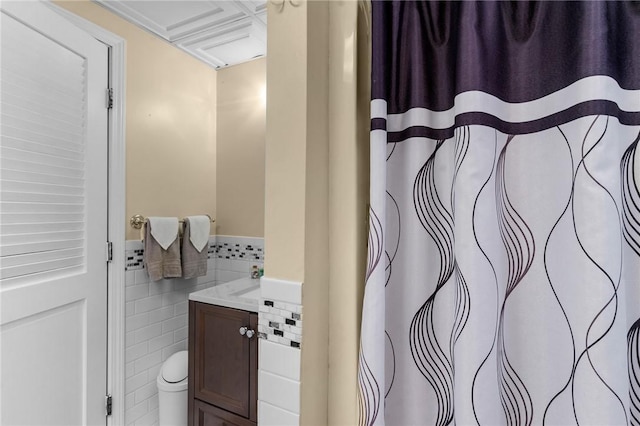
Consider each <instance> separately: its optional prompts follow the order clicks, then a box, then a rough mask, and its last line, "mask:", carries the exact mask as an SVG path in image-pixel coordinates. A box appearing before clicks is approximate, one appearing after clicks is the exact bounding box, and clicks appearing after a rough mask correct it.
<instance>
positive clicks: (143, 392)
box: [135, 382, 158, 404]
mask: <svg viewBox="0 0 640 426" xmlns="http://www.w3.org/2000/svg"><path fill="white" fill-rule="evenodd" d="M155 393H158V387H157V385H156V383H155V382H150V383H148V384H146V385H144V386H142V387H140V388H138V389H137V390H136V393H135V395H136V401H135V402H136V404H139V403H141V402H142V401H146V400H147V399H149V398H150V397H151V396H152V395H153V394H155Z"/></svg>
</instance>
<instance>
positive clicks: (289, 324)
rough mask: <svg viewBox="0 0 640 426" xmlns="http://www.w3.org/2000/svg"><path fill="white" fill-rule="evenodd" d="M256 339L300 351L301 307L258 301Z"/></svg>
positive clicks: (265, 300) (263, 300)
mask: <svg viewBox="0 0 640 426" xmlns="http://www.w3.org/2000/svg"><path fill="white" fill-rule="evenodd" d="M258 337H259V338H261V339H266V340H268V341H270V342H274V343H280V344H282V345H285V346H290V347H292V348H297V349H300V346H301V345H302V306H301V305H294V304H291V303H285V302H278V301H275V300H268V299H262V300H260V306H259V313H258Z"/></svg>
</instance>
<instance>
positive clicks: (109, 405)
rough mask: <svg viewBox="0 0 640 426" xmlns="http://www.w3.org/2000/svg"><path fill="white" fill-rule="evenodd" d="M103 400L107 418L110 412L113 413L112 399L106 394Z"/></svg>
mask: <svg viewBox="0 0 640 426" xmlns="http://www.w3.org/2000/svg"><path fill="white" fill-rule="evenodd" d="M104 399H105V406H106V409H107V416H110V415H111V412H112V411H113V398H112V397H111V394H108V395H107V396H105V397H104Z"/></svg>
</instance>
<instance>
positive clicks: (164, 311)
mask: <svg viewBox="0 0 640 426" xmlns="http://www.w3.org/2000/svg"><path fill="white" fill-rule="evenodd" d="M218 238H220V239H221V240H222V241H223V244H224V243H226V244H227V245H226V246H224V247H225V248H227V247H232V249H233V250H234V252H233V253H235V254H236V256H234V258H233V259H231V256H229V257H230V259H226V254H225V256H224V258H222V259H220V258H219V257H218V256H217V255H216V253H215V251H216V241H217V239H218ZM247 246H249V248H250V249H251V250H249V251H248V253H247V251H246V249H247ZM258 248H259V249H260V250H259V251H258V250H257V249H258ZM236 249H237V250H239V251H237V252H236V251H235V250H236ZM125 250H126V257H127V267H126V269H127V270H126V272H125V285H126V288H125V330H126V335H125V422H126V424H127V425H133V426H141V425H149V426H155V425H157V424H158V391H157V385H156V378H157V376H158V373H159V371H160V367H161V366H162V363H163V362H164V361H165V360H166V359H167V358H168V357H169V356H171V355H172V354H174V353H175V352H178V351H181V350H185V349H187V338H188V333H189V329H188V306H189V305H188V297H189V293H191V292H194V291H198V290H202V289H204V288H207V287H210V286H213V285H216V284H220V283H222V282H227V281H230V280H233V279H237V278H242V277H246V276H248V275H249V273H250V270H251V266H252V265H254V264H256V265H258V266H259V267H262V261H263V260H262V257H260V258H256V257H255V256H251V255H252V254H253V253H254V252H255V253H259V256H263V240H262V239H261V238H244V237H211V239H210V240H209V261H208V262H209V263H208V272H207V275H206V276H205V277H199V278H193V279H188V280H185V279H181V278H175V279H163V280H160V281H156V282H154V281H150V280H149V276H148V274H147V271H146V269H144V267H143V265H142V261H141V259H142V243H141V242H140V241H138V240H132V241H127V243H126V247H125ZM240 250H243V251H240ZM240 253H244V254H243V256H242V257H241V258H240V257H239V254H240ZM235 257H238V258H235ZM227 260H233V263H225V261H227ZM219 261H223V263H222V265H221V266H222V268H218V262H219Z"/></svg>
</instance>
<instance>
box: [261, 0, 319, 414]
mask: <svg viewBox="0 0 640 426" xmlns="http://www.w3.org/2000/svg"><path fill="white" fill-rule="evenodd" d="M268 14H269V16H268V20H269V26H268V37H267V39H268V42H267V43H268V45H267V51H268V52H269V59H268V61H267V142H266V186H265V192H266V205H265V255H266V259H265V275H267V276H268V277H270V278H276V279H286V280H293V281H300V282H303V286H302V304H303V309H304V332H303V338H302V339H303V340H302V341H303V343H302V351H301V383H300V394H301V401H300V410H301V411H300V423H301V424H303V425H324V424H327V415H328V411H327V398H328V393H327V382H328V365H329V364H328V342H329V336H328V332H329V323H328V294H329V262H328V257H329V247H328V243H329V234H328V229H329V218H328V194H329V184H328V174H329V167H328V155H329V141H328V120H327V113H328V74H327V73H328V59H329V58H328V30H329V25H328V22H329V21H328V4H327V2H320V1H314V2H302V3H301V4H299V5H298V6H297V7H294V6H293V5H291V4H289V3H285V6H284V7H283V8H280V7H279V6H277V5H275V4H273V3H271V2H269V3H268Z"/></svg>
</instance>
